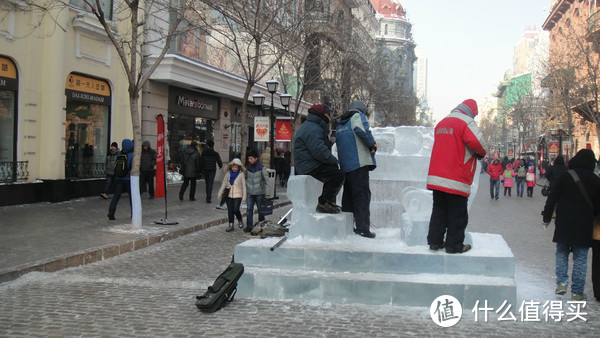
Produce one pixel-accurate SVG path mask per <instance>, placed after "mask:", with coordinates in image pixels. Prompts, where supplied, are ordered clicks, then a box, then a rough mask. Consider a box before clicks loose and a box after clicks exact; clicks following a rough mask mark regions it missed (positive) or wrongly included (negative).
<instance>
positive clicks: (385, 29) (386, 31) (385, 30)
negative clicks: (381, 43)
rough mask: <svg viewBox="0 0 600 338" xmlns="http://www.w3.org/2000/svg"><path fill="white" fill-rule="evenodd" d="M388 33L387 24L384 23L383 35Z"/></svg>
mask: <svg viewBox="0 0 600 338" xmlns="http://www.w3.org/2000/svg"><path fill="white" fill-rule="evenodd" d="M387 34H388V25H385V27H384V29H383V35H387Z"/></svg>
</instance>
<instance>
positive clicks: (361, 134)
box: [335, 101, 377, 238]
mask: <svg viewBox="0 0 600 338" xmlns="http://www.w3.org/2000/svg"><path fill="white" fill-rule="evenodd" d="M366 113H367V106H366V105H365V104H364V103H362V102H360V101H355V102H352V104H350V107H349V108H348V111H347V112H345V113H344V114H343V115H342V117H341V120H340V123H339V124H338V126H337V130H336V133H335V136H336V144H337V150H338V157H339V159H340V167H341V169H342V172H343V173H344V193H343V194H342V211H347V212H352V214H353V215H354V222H355V223H356V229H354V232H355V233H356V234H358V235H361V236H363V237H367V238H375V234H374V233H372V232H371V230H370V227H371V211H370V209H369V205H370V204H371V190H370V188H369V171H371V170H373V169H375V167H376V166H377V165H376V163H375V152H376V151H377V143H375V139H374V138H373V135H372V134H371V131H370V130H369V121H368V120H367V115H366Z"/></svg>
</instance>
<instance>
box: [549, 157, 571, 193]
mask: <svg viewBox="0 0 600 338" xmlns="http://www.w3.org/2000/svg"><path fill="white" fill-rule="evenodd" d="M567 170H569V169H568V168H567V166H566V165H565V159H564V158H563V157H562V155H558V156H557V157H556V159H554V164H552V166H550V168H548V171H547V173H546V178H547V179H548V184H549V190H550V191H552V186H553V185H554V184H556V182H557V181H558V178H559V177H561V176H562V175H563V174H564V173H566V172H567Z"/></svg>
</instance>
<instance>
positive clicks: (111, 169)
mask: <svg viewBox="0 0 600 338" xmlns="http://www.w3.org/2000/svg"><path fill="white" fill-rule="evenodd" d="M120 153H121V152H120V151H119V144H118V143H117V142H113V143H111V144H110V148H109V149H108V154H106V183H105V184H104V190H103V191H102V193H101V194H100V196H102V198H104V199H107V198H108V194H109V192H110V187H111V186H112V184H113V183H114V182H115V180H116V178H117V177H116V176H115V160H116V159H117V156H119V154H120Z"/></svg>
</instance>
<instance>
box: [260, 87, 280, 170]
mask: <svg viewBox="0 0 600 338" xmlns="http://www.w3.org/2000/svg"><path fill="white" fill-rule="evenodd" d="M277 86H279V82H277V80H275V79H273V78H271V80H268V81H267V90H268V91H269V93H271V107H270V110H269V123H270V128H269V145H270V147H271V161H270V163H269V167H270V168H271V169H274V166H275V165H274V160H275V155H274V154H275V130H274V129H275V106H274V105H273V94H275V92H277ZM263 164H264V163H263Z"/></svg>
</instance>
